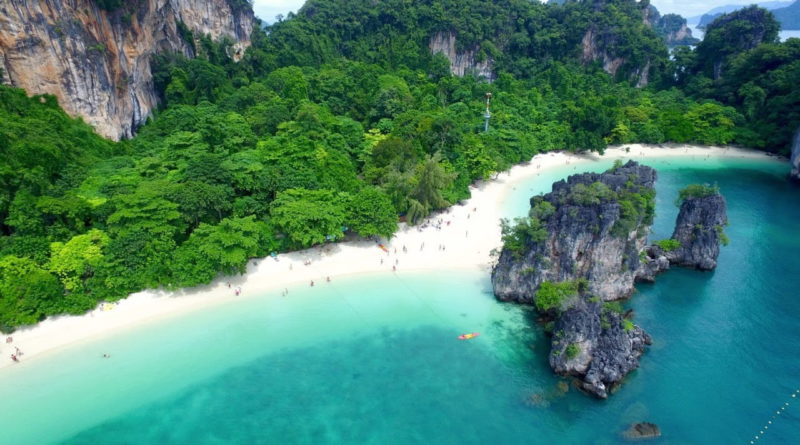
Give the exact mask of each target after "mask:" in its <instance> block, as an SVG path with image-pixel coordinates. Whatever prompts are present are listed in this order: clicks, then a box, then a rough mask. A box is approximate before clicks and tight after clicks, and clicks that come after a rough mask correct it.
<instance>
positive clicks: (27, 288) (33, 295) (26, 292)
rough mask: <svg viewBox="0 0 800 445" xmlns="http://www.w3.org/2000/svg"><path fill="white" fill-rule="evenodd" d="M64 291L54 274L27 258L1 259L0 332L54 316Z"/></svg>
mask: <svg viewBox="0 0 800 445" xmlns="http://www.w3.org/2000/svg"><path fill="white" fill-rule="evenodd" d="M63 295H64V288H63V287H61V284H60V283H59V281H58V278H56V277H55V276H54V275H53V274H51V273H49V272H48V271H46V270H45V269H43V268H42V267H40V266H39V265H37V264H36V263H35V262H34V261H32V260H30V259H28V258H18V257H15V256H11V255H8V256H5V257H2V258H0V331H3V332H10V331H11V330H13V329H14V328H16V327H19V326H23V325H28V324H34V323H36V322H38V321H40V320H41V319H42V318H44V316H45V315H46V314H52V313H56V312H57V311H58V307H59V302H60V300H61V299H62V298H63Z"/></svg>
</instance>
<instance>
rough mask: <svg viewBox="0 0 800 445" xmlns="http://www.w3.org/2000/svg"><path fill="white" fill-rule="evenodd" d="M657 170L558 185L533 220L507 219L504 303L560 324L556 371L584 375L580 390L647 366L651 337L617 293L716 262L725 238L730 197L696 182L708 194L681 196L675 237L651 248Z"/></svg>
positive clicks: (593, 390) (537, 201)
mask: <svg viewBox="0 0 800 445" xmlns="http://www.w3.org/2000/svg"><path fill="white" fill-rule="evenodd" d="M656 176H657V175H656V172H655V170H653V169H652V168H650V167H647V166H643V165H639V164H638V163H636V162H634V161H629V162H628V163H627V164H624V165H621V164H619V165H616V166H615V167H614V168H612V169H611V170H609V171H607V172H605V173H602V174H597V173H584V174H580V175H573V176H571V177H569V178H568V179H567V180H566V181H559V182H556V183H555V184H553V189H552V192H550V193H548V194H546V195H543V196H538V197H534V198H532V199H531V212H530V216H529V218H528V219H523V220H522V221H517V224H516V225H514V226H511V225H508V224H506V229H505V231H504V241H505V247H504V248H503V250H502V251H501V253H500V257H499V260H498V262H497V264H496V265H495V267H494V268H493V270H492V285H493V288H494V292H495V295H496V297H497V298H498V299H499V300H501V301H514V302H518V303H525V304H535V305H536V307H537V309H538V310H539V311H540V312H541V313H543V315H544V316H545V318H547V319H550V320H551V321H552V324H550V325H549V328H550V329H551V330H552V339H551V351H550V356H549V362H550V366H551V367H552V368H553V370H554V371H555V372H556V373H558V374H560V375H571V376H575V377H578V378H579V380H580V382H579V387H580V388H581V389H583V390H584V391H586V392H588V393H590V394H592V395H595V396H597V397H600V398H606V397H608V395H609V393H610V391H611V390H612V389H613V388H614V386H615V385H617V384H618V383H619V382H620V381H622V379H623V378H624V377H625V375H627V374H628V373H630V372H631V371H633V370H634V369H636V368H637V367H638V366H639V357H640V356H641V355H642V354H643V353H644V351H645V346H646V345H649V344H651V342H652V340H651V338H650V336H649V335H648V334H647V333H646V332H645V331H644V330H643V329H642V328H641V327H639V326H637V325H635V324H634V323H633V322H632V321H631V320H630V314H623V313H622V311H621V309H620V306H619V305H618V304H617V303H615V300H619V299H623V298H626V297H628V296H630V295H631V294H632V293H633V291H634V283H635V282H636V281H653V280H654V279H655V275H656V274H657V273H659V272H661V271H663V270H666V269H668V268H669V267H670V265H671V264H675V265H681V266H687V267H695V268H698V269H704V270H711V269H713V268H714V267H716V258H717V256H718V255H719V244H720V243H721V242H723V240H724V233H723V231H722V228H723V227H724V225H726V224H727V214H726V204H725V200H724V198H723V197H722V196H721V195H720V194H719V192H718V190H717V189H716V188H714V187H710V186H696V187H698V188H697V190H701V191H702V193H694V194H691V193H687V196H685V197H684V199H683V200H682V201H681V203H680V206H681V209H680V213H679V215H678V218H677V221H676V227H675V231H674V232H673V236H672V241H669V242H667V243H664V242H659V243H657V244H654V245H650V246H648V245H647V234H648V233H649V231H650V226H651V224H652V221H653V216H654V199H655V189H654V184H655V181H656ZM693 190H694V189H693ZM661 246H664V247H661Z"/></svg>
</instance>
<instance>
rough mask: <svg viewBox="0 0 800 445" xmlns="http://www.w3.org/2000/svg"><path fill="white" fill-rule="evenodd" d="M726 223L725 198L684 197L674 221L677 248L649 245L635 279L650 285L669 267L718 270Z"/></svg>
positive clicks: (712, 196)
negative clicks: (667, 248) (718, 259)
mask: <svg viewBox="0 0 800 445" xmlns="http://www.w3.org/2000/svg"><path fill="white" fill-rule="evenodd" d="M727 224H728V211H727V204H726V203H725V198H724V197H723V196H722V195H720V194H719V193H716V194H713V195H710V196H703V197H694V198H687V199H685V200H684V201H683V202H682V203H681V209H680V212H678V217H677V219H676V220H675V230H674V231H673V232H672V238H671V239H672V240H674V241H677V244H676V247H674V248H671V249H669V250H665V249H664V248H662V247H660V246H658V245H652V246H649V247H648V248H647V250H646V251H645V254H646V255H645V257H644V258H643V260H642V267H641V269H640V271H639V273H638V275H637V280H639V281H648V282H652V281H654V280H655V276H656V274H658V273H660V272H662V271H664V270H667V269H669V268H670V266H671V265H677V266H684V267H693V268H696V269H701V270H712V269H714V268H716V267H717V258H719V247H720V244H722V243H723V239H724V238H725V235H724V233H723V228H724V227H725V226H726V225H727Z"/></svg>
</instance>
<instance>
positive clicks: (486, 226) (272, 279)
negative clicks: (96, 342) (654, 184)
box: [0, 144, 778, 372]
mask: <svg viewBox="0 0 800 445" xmlns="http://www.w3.org/2000/svg"><path fill="white" fill-rule="evenodd" d="M668 156H681V157H686V156H695V157H696V158H697V162H699V163H700V162H703V161H706V160H709V159H716V158H719V157H731V158H767V157H768V156H767V155H766V154H764V153H763V152H756V151H751V150H743V149H737V148H729V147H698V146H683V145H675V146H669V147H660V146H645V145H638V144H627V145H625V146H622V147H614V148H609V149H607V150H606V152H605V154H604V155H603V156H600V155H598V154H596V153H587V154H578V155H575V154H569V153H563V152H559V153H555V152H552V153H547V154H542V155H537V156H535V157H534V158H533V159H532V160H531V161H530V162H528V163H526V164H523V165H518V166H515V167H513V168H512V169H511V170H510V171H507V172H503V173H501V174H499V175H498V177H497V179H494V180H491V181H488V182H481V183H478V184H475V185H474V186H473V187H472V197H471V198H470V199H469V200H467V201H465V202H464V203H462V204H460V205H455V206H453V207H451V208H449V209H448V210H446V211H444V212H441V213H438V214H436V215H433V216H432V217H431V218H430V219H429V220H428V223H427V226H426V227H424V228H422V227H406V226H405V225H403V226H401V229H400V231H398V233H397V234H396V235H395V236H394V238H392V239H391V240H390V241H388V242H387V243H386V244H385V247H386V251H384V250H383V249H382V248H380V247H379V246H378V244H376V243H375V242H372V241H357V242H342V243H337V244H331V245H326V246H324V247H321V248H313V249H308V250H304V251H298V252H292V253H288V254H281V255H278V257H277V259H273V258H264V259H259V260H253V261H251V262H250V264H249V265H248V267H247V273H246V274H244V275H241V276H231V277H221V278H219V279H217V280H216V281H215V282H214V283H212V284H211V285H208V286H202V287H197V288H192V289H184V290H181V291H176V292H166V291H158V290H150V291H144V292H139V293H136V294H133V295H131V296H129V297H128V298H126V299H124V300H122V301H119V302H117V303H115V304H113V305H100V306H99V307H98V308H97V309H95V310H93V311H92V312H90V313H87V314H85V315H82V316H60V317H52V318H49V319H47V320H45V321H43V322H41V323H39V324H38V325H36V326H33V327H29V328H25V329H20V330H18V331H17V332H15V333H14V334H13V335H12V337H13V342H12V343H10V344H6V342H5V341H0V372H1V371H2V368H3V367H7V366H12V365H15V363H14V362H12V360H11V359H10V354H12V353H13V352H14V348H15V347H18V348H20V350H22V351H23V352H24V355H23V356H22V358H21V360H22V362H29V361H33V360H35V359H36V358H37V357H40V356H42V355H43V354H46V353H47V352H52V351H55V350H58V349H59V348H63V347H65V346H67V345H70V344H75V343H77V342H85V341H91V340H93V339H97V338H100V337H102V336H106V335H109V334H112V333H115V332H119V331H121V330H128V329H135V328H139V327H141V326H142V325H144V324H146V323H151V322H153V321H155V320H161V319H165V318H167V317H176V316H182V315H187V314H188V313H189V312H191V311H195V310H198V309H201V308H206V307H209V306H210V305H218V304H231V303H235V302H237V301H240V300H242V299H249V298H272V297H279V296H280V295H281V294H282V293H283V291H284V289H285V288H288V287H290V286H296V285H305V286H310V284H311V282H312V281H313V282H314V285H315V286H325V285H326V281H327V278H328V277H330V278H331V280H336V279H338V278H341V277H343V276H347V275H354V274H365V273H398V274H402V273H407V272H409V271H419V270H426V271H429V270H437V269H464V268H471V269H475V270H476V271H482V272H481V273H488V272H489V270H490V267H491V261H492V258H491V256H490V252H491V251H492V249H495V248H499V247H500V245H501V241H500V224H499V220H500V217H501V205H502V203H503V200H504V197H505V196H506V195H507V194H508V193H509V191H511V190H512V189H513V187H514V186H515V184H517V183H519V182H520V181H523V180H525V179H528V178H530V177H532V176H535V175H537V174H540V173H542V172H543V171H545V170H547V169H550V168H553V167H563V166H564V165H566V164H568V163H571V162H579V161H586V160H600V159H612V160H613V159H634V160H643V159H646V158H654V157H668ZM776 162H778V160H777V159H776ZM440 220H441V221H442V222H441V224H440V226H441V228H440V229H437V227H436V223H437V222H438V221H440ZM439 246H444V250H442V249H441V248H440V247H439ZM309 260H310V264H309V265H306V264H304V263H306V262H307V261H309ZM393 267H395V268H396V271H395V272H393ZM227 283H230V287H229V286H228V284H227ZM237 288H238V289H241V294H240V295H236V294H235V290H236V289H237ZM288 297H289V298H291V294H289V295H288Z"/></svg>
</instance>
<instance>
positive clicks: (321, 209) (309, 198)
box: [270, 189, 345, 247]
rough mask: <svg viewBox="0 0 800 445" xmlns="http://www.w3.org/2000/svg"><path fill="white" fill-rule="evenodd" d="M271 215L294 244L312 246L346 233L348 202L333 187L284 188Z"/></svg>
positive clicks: (296, 245) (272, 207) (272, 206)
mask: <svg viewBox="0 0 800 445" xmlns="http://www.w3.org/2000/svg"><path fill="white" fill-rule="evenodd" d="M270 215H271V216H272V221H273V222H274V224H275V226H276V228H277V229H278V230H280V231H281V232H282V233H283V234H284V235H285V236H286V237H287V238H288V241H289V244H290V245H291V246H294V247H309V246H312V245H314V244H320V243H324V242H326V241H333V240H336V239H339V238H341V237H342V236H344V232H343V230H342V229H343V227H344V222H345V203H344V200H343V199H342V197H341V196H339V195H338V194H336V193H335V192H334V191H332V190H305V189H289V190H285V191H282V192H280V193H278V196H277V197H276V198H275V201H273V202H272V204H271V205H270Z"/></svg>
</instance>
